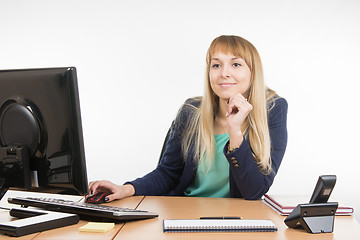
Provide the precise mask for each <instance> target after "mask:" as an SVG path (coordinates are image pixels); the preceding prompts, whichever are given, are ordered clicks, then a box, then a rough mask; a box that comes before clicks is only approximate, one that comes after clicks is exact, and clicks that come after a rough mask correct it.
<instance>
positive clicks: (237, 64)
mask: <svg viewBox="0 0 360 240" xmlns="http://www.w3.org/2000/svg"><path fill="white" fill-rule="evenodd" d="M233 66H234V67H240V66H241V64H240V63H233Z"/></svg>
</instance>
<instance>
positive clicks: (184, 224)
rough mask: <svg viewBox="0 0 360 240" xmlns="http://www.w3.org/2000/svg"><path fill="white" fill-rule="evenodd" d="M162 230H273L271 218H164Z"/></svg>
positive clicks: (275, 228) (275, 229)
mask: <svg viewBox="0 0 360 240" xmlns="http://www.w3.org/2000/svg"><path fill="white" fill-rule="evenodd" d="M163 231H164V232H274V231H277V227H276V226H275V225H274V223H273V222H272V221H271V220H253V219H249V220H245V219H244V220H243V219H226V220H219V219H165V220H164V221H163Z"/></svg>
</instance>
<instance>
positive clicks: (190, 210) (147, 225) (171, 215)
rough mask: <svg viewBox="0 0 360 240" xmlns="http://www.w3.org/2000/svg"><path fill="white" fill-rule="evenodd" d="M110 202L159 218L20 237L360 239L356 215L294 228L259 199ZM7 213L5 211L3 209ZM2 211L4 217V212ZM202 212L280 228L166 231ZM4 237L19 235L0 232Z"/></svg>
mask: <svg viewBox="0 0 360 240" xmlns="http://www.w3.org/2000/svg"><path fill="white" fill-rule="evenodd" d="M108 204H109V205H113V206H118V207H129V208H138V209H142V210H148V211H152V212H157V213H158V214H159V217H158V218H154V219H147V220H141V221H133V222H127V223H125V224H124V223H121V224H116V226H115V228H114V229H112V230H110V231H109V232H107V233H86V232H79V231H78V229H79V227H81V226H83V225H85V224H86V223H87V222H85V221H80V222H79V223H78V224H76V225H72V226H68V227H63V228H58V229H53V230H49V231H46V232H42V233H35V234H30V235H27V236H24V237H20V238H16V239H21V240H23V239H35V240H38V239H115V240H120V239H126V240H131V239H136V240H138V239H141V238H144V236H146V239H156V240H157V239H197V240H198V239H239V238H240V237H244V238H246V239H299V240H300V239H301V240H302V239H347V240H348V239H360V225H359V224H358V223H357V222H356V220H355V219H354V218H353V217H352V216H336V217H335V226H334V232H333V233H323V234H310V233H307V232H306V231H305V230H302V229H290V228H288V227H287V226H286V225H285V224H284V219H285V217H284V216H280V215H279V214H278V213H276V212H275V211H273V210H272V209H271V208H269V207H268V206H266V205H265V204H263V203H262V202H261V201H260V200H259V201H246V200H244V199H235V198H194V197H154V196H147V197H142V196H136V197H130V198H125V199H122V200H118V201H115V202H112V203H108ZM1 214H2V215H4V214H5V213H1ZM1 214H0V219H1V216H2V215H1ZM200 216H241V217H243V218H244V219H271V220H272V221H273V222H274V224H275V225H276V226H277V227H278V231H277V232H259V233H255V232H250V233H247V232H240V233H163V231H162V221H163V220H164V219H193V218H197V217H200ZM0 239H15V238H13V237H8V236H5V235H0Z"/></svg>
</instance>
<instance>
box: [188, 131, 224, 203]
mask: <svg viewBox="0 0 360 240" xmlns="http://www.w3.org/2000/svg"><path fill="white" fill-rule="evenodd" d="M214 138H215V142H216V145H215V155H214V160H213V163H212V165H211V167H210V169H209V171H208V172H207V171H206V170H207V168H208V167H207V165H206V164H204V162H205V161H204V160H205V159H203V160H202V161H201V162H200V164H199V166H198V168H197V172H196V177H195V180H194V182H193V183H192V184H190V185H189V186H188V187H187V188H186V189H185V192H184V194H185V196H192V197H230V185H229V163H228V161H227V159H226V157H225V156H224V153H223V149H224V146H225V144H226V143H227V141H228V140H229V134H227V133H225V134H221V135H214Z"/></svg>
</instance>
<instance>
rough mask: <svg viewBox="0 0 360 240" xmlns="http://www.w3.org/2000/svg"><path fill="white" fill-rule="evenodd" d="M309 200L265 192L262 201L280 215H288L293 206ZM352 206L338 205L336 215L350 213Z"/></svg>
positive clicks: (352, 210)
mask: <svg viewBox="0 0 360 240" xmlns="http://www.w3.org/2000/svg"><path fill="white" fill-rule="evenodd" d="M308 201H309V200H308V199H306V196H304V195H275V194H265V195H264V197H263V202H264V203H265V204H266V205H268V206H269V207H271V208H272V209H273V210H275V211H276V212H278V213H279V214H280V215H283V216H287V215H289V214H290V213H291V212H292V211H293V210H294V208H295V207H296V206H297V205H298V204H300V203H307V202H308ZM353 213H354V208H352V207H348V206H341V204H340V206H339V207H338V209H337V210H336V214H335V215H337V216H341V215H352V214H353Z"/></svg>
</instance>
